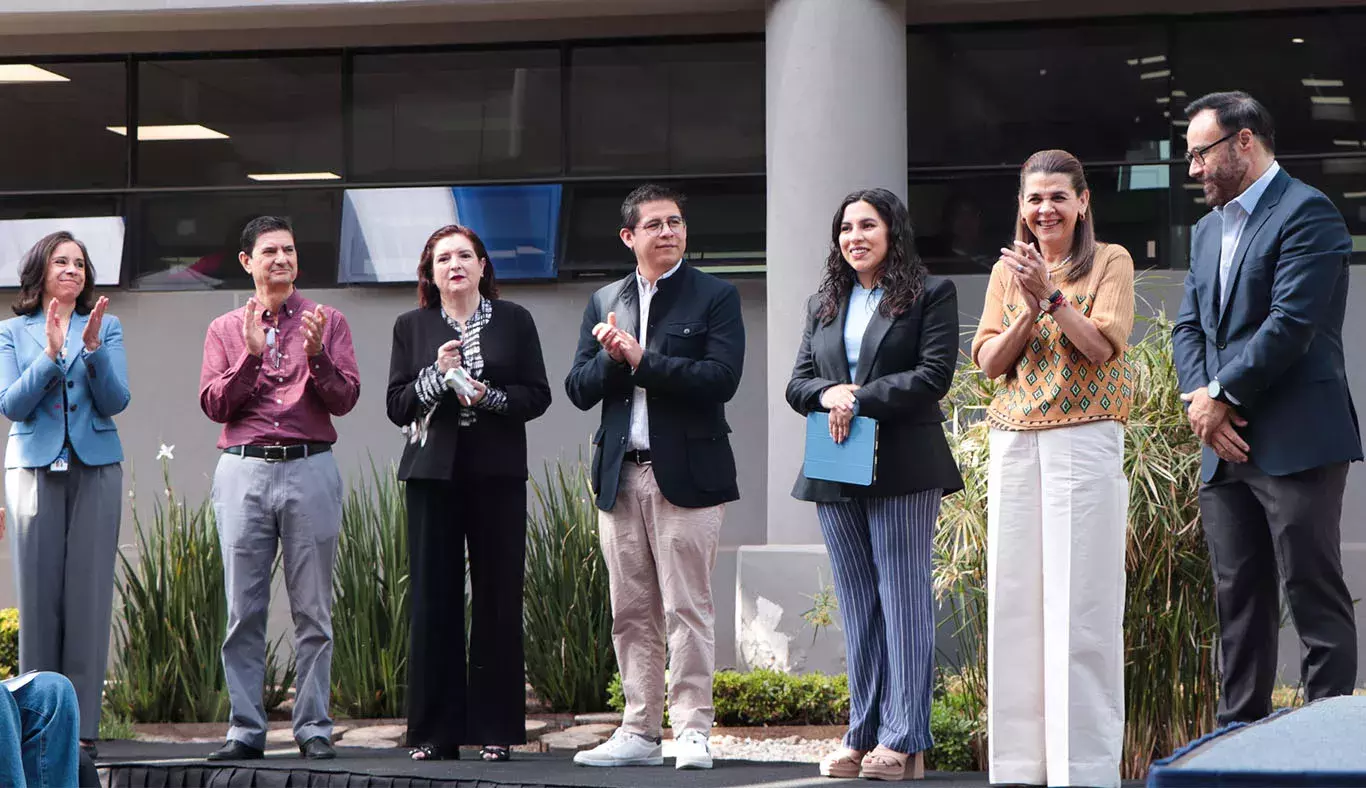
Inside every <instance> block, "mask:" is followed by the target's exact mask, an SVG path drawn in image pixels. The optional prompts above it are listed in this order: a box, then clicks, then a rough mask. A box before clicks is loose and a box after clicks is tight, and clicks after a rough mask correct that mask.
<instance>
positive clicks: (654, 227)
mask: <svg viewBox="0 0 1366 788" xmlns="http://www.w3.org/2000/svg"><path fill="white" fill-rule="evenodd" d="M665 225H668V227H669V230H670V231H671V232H675V233H676V232H680V231H681V230H682V229H683V228H684V227H687V226H688V223H687V222H685V221H683V217H682V216H670V217H669V218H668V219H664V220H660V219H651V220H650V221H648V222H646V223H645V224H642V225H641V226H640V229H641V230H643V231H645V232H647V233H649V234H650V235H659V234H660V233H662V232H664V226H665Z"/></svg>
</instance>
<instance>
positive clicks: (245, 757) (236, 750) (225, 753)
mask: <svg viewBox="0 0 1366 788" xmlns="http://www.w3.org/2000/svg"><path fill="white" fill-rule="evenodd" d="M264 757H265V753H264V752H262V751H261V750H258V749H256V748H255V747H251V746H249V745H246V744H243V743H242V742H240V741H238V740H236V739H228V743H227V744H224V745H223V746H222V747H219V748H218V749H216V750H214V751H213V752H211V753H209V756H208V758H207V760H210V761H253V760H256V759H257V758H264Z"/></svg>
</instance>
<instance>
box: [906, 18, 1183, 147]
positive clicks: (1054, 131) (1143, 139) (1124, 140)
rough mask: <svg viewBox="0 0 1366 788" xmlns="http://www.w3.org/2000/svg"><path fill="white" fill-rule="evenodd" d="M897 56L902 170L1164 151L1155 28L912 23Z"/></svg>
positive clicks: (1162, 74) (1166, 89) (1161, 41)
mask: <svg viewBox="0 0 1366 788" xmlns="http://www.w3.org/2000/svg"><path fill="white" fill-rule="evenodd" d="M1183 24H1184V23H1183ZM906 60H907V69H908V72H907V81H906V82H907V88H908V95H907V113H908V124H907V140H908V143H909V153H910V163H911V165H912V166H915V165H917V164H920V165H933V166H940V165H952V164H1021V163H1023V162H1024V160H1025V159H1026V158H1028V157H1029V155H1030V154H1031V153H1034V152H1035V151H1038V150H1044V149H1048V148H1063V149H1065V150H1067V151H1070V152H1071V153H1073V154H1075V155H1076V156H1077V157H1079V158H1080V159H1081V160H1082V161H1083V162H1086V161H1101V160H1104V161H1135V160H1140V161H1141V160H1151V159H1157V158H1162V157H1164V156H1165V155H1166V153H1167V151H1166V150H1164V149H1163V147H1162V146H1163V144H1164V143H1166V144H1168V145H1169V144H1170V138H1171V125H1170V117H1169V113H1170V107H1169V104H1170V101H1171V84H1172V82H1171V78H1170V74H1171V64H1170V62H1169V60H1168V53H1167V45H1166V31H1165V29H1164V28H1163V27H1162V26H1160V25H1141V26H1139V25H1115V24H1099V25H1096V24H1092V25H1084V24H1076V25H1068V26H1066V27H1037V26H1030V27H1021V26H1018V25H1012V26H1011V27H1009V28H986V29H980V28H979V29H972V30H963V29H955V28H947V29H934V28H923V29H915V30H913V31H912V32H911V33H910V34H909V36H908V38H907V42H906Z"/></svg>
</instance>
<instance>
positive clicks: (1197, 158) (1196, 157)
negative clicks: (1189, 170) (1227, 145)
mask: <svg viewBox="0 0 1366 788" xmlns="http://www.w3.org/2000/svg"><path fill="white" fill-rule="evenodd" d="M1240 131H1242V129H1239V130H1238V131H1233V132H1229V133H1228V134H1225V135H1224V136H1222V137H1220V138H1219V139H1217V140H1215V141H1214V142H1211V143H1210V144H1208V145H1204V146H1202V147H1199V148H1196V149H1194V150H1188V151H1186V164H1187V165H1189V164H1190V163H1191V162H1193V161H1194V162H1199V163H1200V166H1201V167H1203V166H1205V154H1206V153H1209V151H1210V148H1213V147H1214V146H1215V145H1218V144H1219V143H1221V142H1228V141H1229V140H1231V139H1233V138H1234V137H1236V136H1238V132H1240Z"/></svg>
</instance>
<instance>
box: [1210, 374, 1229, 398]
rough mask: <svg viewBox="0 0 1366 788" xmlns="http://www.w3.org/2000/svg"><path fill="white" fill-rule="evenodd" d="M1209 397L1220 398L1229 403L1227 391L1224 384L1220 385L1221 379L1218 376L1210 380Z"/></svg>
mask: <svg viewBox="0 0 1366 788" xmlns="http://www.w3.org/2000/svg"><path fill="white" fill-rule="evenodd" d="M1209 398H1210V399H1217V400H1219V401H1220V402H1223V403H1227V402H1228V398H1227V392H1225V391H1224V387H1223V386H1221V385H1219V379H1218V378H1215V379H1214V380H1211V381H1210V382H1209Z"/></svg>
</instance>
